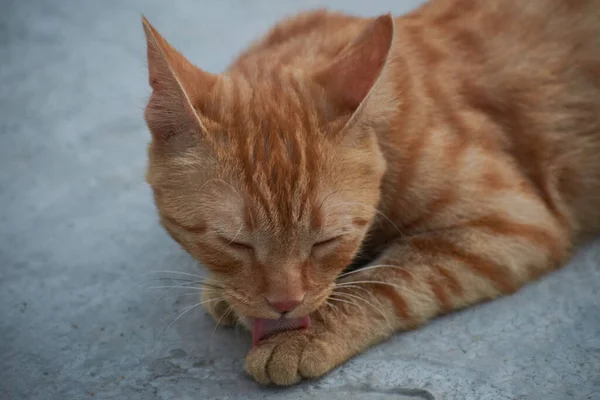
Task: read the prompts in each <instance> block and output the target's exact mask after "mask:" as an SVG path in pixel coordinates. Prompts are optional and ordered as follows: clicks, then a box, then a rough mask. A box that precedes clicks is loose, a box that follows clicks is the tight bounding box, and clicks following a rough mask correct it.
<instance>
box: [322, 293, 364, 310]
mask: <svg viewBox="0 0 600 400" xmlns="http://www.w3.org/2000/svg"><path fill="white" fill-rule="evenodd" d="M329 298H330V299H331V300H333V301H339V302H340V303H347V304H351V305H353V306H354V307H358V308H360V305H359V304H358V303H356V302H354V301H348V300H344V299H340V298H338V297H337V296H329Z"/></svg>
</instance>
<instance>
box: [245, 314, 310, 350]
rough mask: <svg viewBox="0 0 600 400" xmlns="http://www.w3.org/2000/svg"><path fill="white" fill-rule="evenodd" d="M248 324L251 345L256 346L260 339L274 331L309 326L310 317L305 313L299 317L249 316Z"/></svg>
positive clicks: (274, 332) (271, 334)
mask: <svg viewBox="0 0 600 400" xmlns="http://www.w3.org/2000/svg"><path fill="white" fill-rule="evenodd" d="M250 324H251V326H252V346H256V345H257V344H258V343H259V342H260V341H261V340H264V339H267V338H269V337H271V336H273V335H274V334H276V333H279V332H285V331H291V330H296V329H306V328H309V327H310V317H309V316H308V315H306V316H304V317H300V318H279V319H265V318H251V320H250Z"/></svg>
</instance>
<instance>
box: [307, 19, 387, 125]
mask: <svg viewBox="0 0 600 400" xmlns="http://www.w3.org/2000/svg"><path fill="white" fill-rule="evenodd" d="M393 39H394V20H393V19H392V16H391V15H390V14H386V15H382V16H380V17H378V18H375V19H374V20H372V21H371V22H370V23H369V24H368V25H367V26H366V27H365V28H364V29H363V31H362V32H361V33H360V34H359V35H358V36H357V37H356V38H355V39H354V41H353V42H352V43H350V44H349V45H348V47H346V48H345V49H344V50H342V52H341V53H340V54H339V55H338V56H337V57H335V58H334V59H333V60H332V61H331V62H330V63H329V64H327V65H325V66H324V67H323V68H321V69H319V70H317V71H316V73H315V74H314V75H313V78H314V79H315V81H316V82H317V83H319V84H320V85H321V86H322V87H323V88H324V89H325V91H326V92H327V94H328V95H329V97H330V99H331V100H332V101H333V102H334V103H336V104H337V105H338V106H339V107H340V108H341V109H342V110H344V112H350V113H352V114H353V116H354V117H356V116H357V115H358V114H359V113H360V111H361V110H362V109H364V108H365V107H364V106H365V105H366V103H367V102H366V100H367V98H376V100H375V102H377V103H379V104H378V107H377V108H379V109H381V108H382V107H381V101H380V100H385V99H387V98H388V97H390V96H387V93H385V91H388V92H389V89H386V88H385V87H381V85H380V88H379V89H380V90H375V89H377V88H376V87H375V86H376V83H377V82H378V81H379V80H380V78H381V76H382V74H383V72H384V70H385V67H386V65H387V64H388V59H389V58H390V52H391V49H392V42H393Z"/></svg>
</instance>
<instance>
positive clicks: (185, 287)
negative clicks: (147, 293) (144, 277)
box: [148, 284, 202, 290]
mask: <svg viewBox="0 0 600 400" xmlns="http://www.w3.org/2000/svg"><path fill="white" fill-rule="evenodd" d="M148 289H194V290H202V287H201V286H185V285H181V284H180V285H175V286H150V287H149V288H148Z"/></svg>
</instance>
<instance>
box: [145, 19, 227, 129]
mask: <svg viewBox="0 0 600 400" xmlns="http://www.w3.org/2000/svg"><path fill="white" fill-rule="evenodd" d="M142 24H143V26H144V32H145V34H146V42H147V46H148V74H149V81H150V86H151V87H152V89H153V92H152V96H151V97H150V100H149V102H148V105H147V107H146V112H145V118H146V122H147V123H148V127H149V129H150V131H151V132H152V134H153V136H154V137H156V138H168V137H170V136H172V135H175V134H178V133H183V132H194V131H195V132H197V131H203V132H206V129H205V126H204V125H203V123H202V119H201V116H200V114H199V112H198V104H199V103H200V102H201V99H202V96H205V95H206V93H207V92H208V91H210V90H211V88H212V87H213V85H214V84H215V82H216V80H217V77H216V76H215V75H212V74H210V73H208V72H205V71H202V70H201V69H200V68H198V67H196V66H195V65H193V64H192V63H191V62H189V61H188V60H187V59H186V58H185V57H184V56H183V55H182V54H181V53H179V52H178V51H177V50H176V49H175V48H173V47H172V46H171V45H170V44H169V43H168V42H167V41H166V40H165V39H164V38H163V37H162V36H161V35H160V34H159V33H158V31H157V30H156V29H155V28H154V27H153V26H152V25H150V23H149V22H148V20H147V19H146V18H145V17H142Z"/></svg>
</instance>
